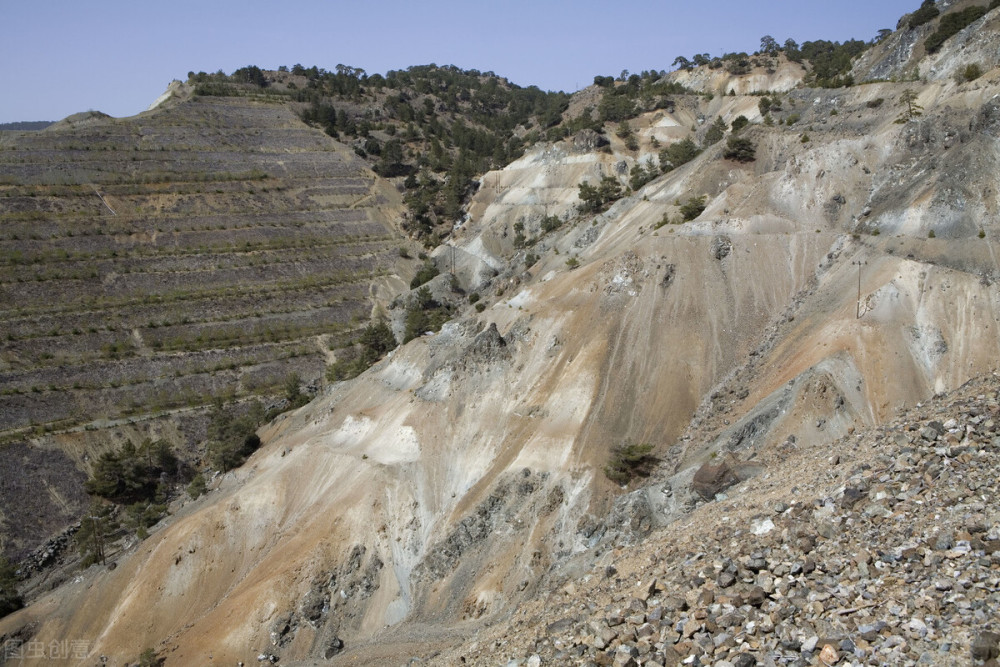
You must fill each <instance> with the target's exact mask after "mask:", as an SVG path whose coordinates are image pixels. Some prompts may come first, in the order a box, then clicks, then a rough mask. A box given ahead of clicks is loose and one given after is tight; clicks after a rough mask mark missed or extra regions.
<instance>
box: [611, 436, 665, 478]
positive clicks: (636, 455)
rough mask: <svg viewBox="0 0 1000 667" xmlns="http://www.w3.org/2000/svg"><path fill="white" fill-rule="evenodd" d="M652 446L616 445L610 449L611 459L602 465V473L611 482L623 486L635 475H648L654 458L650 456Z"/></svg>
mask: <svg viewBox="0 0 1000 667" xmlns="http://www.w3.org/2000/svg"><path fill="white" fill-rule="evenodd" d="M652 451H653V446H652V445H650V444H648V443H647V444H642V445H629V444H626V445H617V446H615V447H613V448H612V449H611V460H609V461H608V463H607V464H606V465H605V466H604V474H605V475H606V476H607V478H608V479H610V480H611V481H612V482H615V483H616V484H620V485H622V486H625V485H626V484H628V483H629V482H631V481H632V478H633V477H635V476H636V475H641V476H643V477H648V476H649V473H650V470H651V468H652V467H653V464H654V463H656V459H655V458H654V457H652V456H650V452H652Z"/></svg>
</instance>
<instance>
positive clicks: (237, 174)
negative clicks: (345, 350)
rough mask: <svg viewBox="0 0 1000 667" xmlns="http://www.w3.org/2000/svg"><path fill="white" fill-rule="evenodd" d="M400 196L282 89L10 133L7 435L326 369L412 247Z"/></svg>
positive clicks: (0, 200)
mask: <svg viewBox="0 0 1000 667" xmlns="http://www.w3.org/2000/svg"><path fill="white" fill-rule="evenodd" d="M399 210H400V209H399V198H398V195H397V194H396V193H395V191H394V190H393V189H392V188H390V187H386V186H385V185H384V184H382V182H381V181H380V180H379V179H378V178H377V177H376V176H375V175H374V174H373V173H372V172H371V171H370V170H369V169H368V168H367V167H366V165H365V163H364V162H362V161H361V160H360V159H358V158H357V157H356V156H354V155H353V153H351V152H350V151H349V150H348V149H347V148H345V147H344V146H343V145H342V144H339V143H337V142H335V141H334V140H333V139H331V138H330V137H328V136H327V135H325V134H324V133H323V132H321V131H319V130H316V129H312V128H310V127H308V126H306V125H305V124H304V123H302V122H301V121H300V120H299V119H298V116H297V115H296V114H295V113H294V112H293V110H292V109H291V108H290V107H288V106H287V105H284V104H274V103H262V102H260V101H254V100H248V99H236V98H220V97H211V98H204V97H195V98H192V99H190V100H187V101H176V100H175V101H173V104H172V106H169V107H168V108H159V109H156V110H154V111H150V112H147V113H144V114H141V115H139V116H136V117H133V118H126V119H112V118H110V117H106V116H103V115H101V114H96V113H93V112H91V113H89V114H83V115H80V116H78V117H70V118H69V119H67V120H66V121H63V122H61V123H60V124H57V125H56V126H54V127H53V128H51V129H49V130H46V131H44V132H35V133H12V132H7V133H0V317H2V319H3V322H4V330H3V334H2V336H0V338H2V340H0V436H2V438H3V439H4V440H7V441H10V440H14V439H18V438H23V437H24V436H25V435H26V434H28V433H29V432H30V433H34V434H36V435H38V434H42V433H48V432H59V431H60V430H66V429H70V428H73V427H76V428H77V429H79V428H80V427H81V426H82V425H86V428H88V429H91V430H93V429H94V428H98V427H100V426H103V425H104V422H103V421H100V420H114V419H118V418H122V417H126V416H140V415H145V416H148V415H151V414H156V413H162V412H164V411H169V410H175V409H183V408H192V407H198V406H204V405H206V404H209V403H211V401H212V399H213V397H216V396H223V397H226V398H227V399H238V398H240V397H249V396H260V397H270V396H274V395H276V394H279V393H281V392H282V386H283V384H284V383H285V382H286V380H287V379H288V377H289V376H290V375H291V374H293V373H295V374H298V376H299V377H300V378H301V379H302V380H303V381H304V382H310V381H313V380H316V379H317V378H319V377H320V376H321V375H322V372H323V368H324V364H325V355H326V353H327V350H328V349H329V346H330V345H331V344H336V343H338V342H339V341H340V340H342V339H344V338H347V337H350V335H351V332H352V331H353V330H354V329H355V328H357V327H359V326H363V325H364V324H365V323H366V322H367V320H368V318H369V315H370V312H371V310H372V305H373V302H372V294H373V293H374V292H373V281H374V280H377V279H381V278H383V277H386V276H388V275H390V274H392V273H393V271H394V263H395V262H398V261H402V260H400V257H399V255H400V252H399V250H398V248H399V246H400V243H401V238H402V237H401V236H399V235H398V234H397V233H396V232H395V231H394V228H393V222H394V221H395V220H396V219H397V218H398V214H399Z"/></svg>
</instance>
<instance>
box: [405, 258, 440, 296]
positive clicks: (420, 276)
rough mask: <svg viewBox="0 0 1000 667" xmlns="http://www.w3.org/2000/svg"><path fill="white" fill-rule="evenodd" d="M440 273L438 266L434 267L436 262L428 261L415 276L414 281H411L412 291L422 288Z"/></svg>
mask: <svg viewBox="0 0 1000 667" xmlns="http://www.w3.org/2000/svg"><path fill="white" fill-rule="evenodd" d="M439 273H441V272H440V271H439V270H438V268H437V266H435V265H434V262H432V261H431V260H429V259H428V260H427V261H425V262H424V265H423V266H421V267H420V269H419V270H418V271H417V275H415V276H413V280H411V281H410V289H416V288H418V287H420V286H421V285H423V284H424V283H426V282H428V281H430V280H431V279H432V278H434V277H435V276H437V275H438V274H439Z"/></svg>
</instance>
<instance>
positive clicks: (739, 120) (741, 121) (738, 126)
mask: <svg viewBox="0 0 1000 667" xmlns="http://www.w3.org/2000/svg"><path fill="white" fill-rule="evenodd" d="M749 124H750V120H749V119H748V118H747V117H746V116H742V115H741V116H737V117H736V118H735V119H733V134H736V133H737V132H739V131H740V130H742V129H743V128H744V127H746V126H747V125H749Z"/></svg>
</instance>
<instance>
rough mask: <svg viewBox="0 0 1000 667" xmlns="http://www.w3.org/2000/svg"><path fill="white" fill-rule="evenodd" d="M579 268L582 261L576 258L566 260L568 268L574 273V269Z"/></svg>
mask: <svg viewBox="0 0 1000 667" xmlns="http://www.w3.org/2000/svg"><path fill="white" fill-rule="evenodd" d="M578 266H580V260H578V259H577V258H576V257H575V256H574V257H570V258H569V259H567V260H566V267H567V268H568V269H569V270H570V271H572V270H573V269H575V268H576V267H578Z"/></svg>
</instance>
